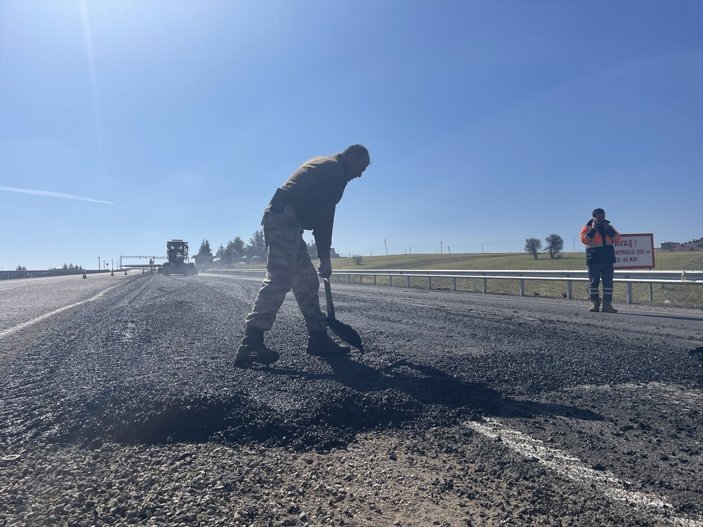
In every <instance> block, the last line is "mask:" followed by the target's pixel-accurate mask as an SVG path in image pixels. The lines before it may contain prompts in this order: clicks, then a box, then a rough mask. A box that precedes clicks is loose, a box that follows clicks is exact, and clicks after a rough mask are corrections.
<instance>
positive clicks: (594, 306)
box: [589, 298, 605, 313]
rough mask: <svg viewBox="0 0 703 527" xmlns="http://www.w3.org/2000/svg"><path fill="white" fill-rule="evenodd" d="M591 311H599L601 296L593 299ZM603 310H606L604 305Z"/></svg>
mask: <svg viewBox="0 0 703 527" xmlns="http://www.w3.org/2000/svg"><path fill="white" fill-rule="evenodd" d="M589 311H590V312H591V313H598V311H600V299H599V298H596V299H594V300H591V307H590V308H589ZM603 311H605V307H604V309H603Z"/></svg>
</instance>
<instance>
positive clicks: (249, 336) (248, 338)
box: [234, 327, 280, 366]
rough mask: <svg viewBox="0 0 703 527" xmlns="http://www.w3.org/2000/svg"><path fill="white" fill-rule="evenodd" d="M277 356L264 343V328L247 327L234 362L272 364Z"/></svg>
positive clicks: (240, 363)
mask: <svg viewBox="0 0 703 527" xmlns="http://www.w3.org/2000/svg"><path fill="white" fill-rule="evenodd" d="M279 358H280V356H279V355H278V353H276V352H275V351H273V350H272V349H269V348H267V347H266V345H265V344H264V330H263V329H258V328H251V327H248V328H246V330H245V332H244V338H243V339H242V343H241V344H240V345H239V349H238V350H237V354H236V355H235V357H234V364H235V365H237V366H248V365H249V364H251V363H253V362H259V363H261V364H273V363H274V362H276V361H277V360H278V359H279Z"/></svg>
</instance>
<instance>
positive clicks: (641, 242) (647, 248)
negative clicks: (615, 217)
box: [615, 233, 654, 269]
mask: <svg viewBox="0 0 703 527" xmlns="http://www.w3.org/2000/svg"><path fill="white" fill-rule="evenodd" d="M615 268H616V269H654V234H652V233H648V234H621V235H620V242H619V243H616V244H615Z"/></svg>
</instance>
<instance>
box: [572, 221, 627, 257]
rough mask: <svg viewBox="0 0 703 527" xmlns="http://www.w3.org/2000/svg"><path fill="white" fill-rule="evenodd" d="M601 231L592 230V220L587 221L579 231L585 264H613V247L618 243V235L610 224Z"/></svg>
mask: <svg viewBox="0 0 703 527" xmlns="http://www.w3.org/2000/svg"><path fill="white" fill-rule="evenodd" d="M605 221H606V222H607V226H606V227H605V228H601V229H594V228H593V220H589V221H588V223H587V224H586V225H584V226H583V228H582V229H581V243H583V244H584V245H585V246H586V264H587V265H593V264H607V263H610V264H614V263H615V247H614V245H615V244H616V243H618V242H619V241H620V233H619V232H618V231H616V230H615V228H614V227H613V226H612V225H611V224H610V222H609V221H608V220H605Z"/></svg>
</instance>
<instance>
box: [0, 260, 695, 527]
mask: <svg viewBox="0 0 703 527" xmlns="http://www.w3.org/2000/svg"><path fill="white" fill-rule="evenodd" d="M67 287H69V288H70V284H68V285H67ZM257 289H258V280H239V279H234V278H231V277H222V276H215V275H214V274H204V275H200V276H197V277H162V276H158V275H154V276H145V277H137V279H135V280H133V281H130V282H129V283H126V284H125V286H124V287H119V288H116V289H114V290H112V291H109V292H108V293H107V294H105V295H103V296H102V297H99V298H97V299H95V300H94V301H93V302H90V303H85V304H81V305H79V306H76V307H75V308H74V309H72V310H70V311H69V312H67V313H64V314H62V317H60V318H57V319H56V320H54V321H52V319H51V318H49V319H46V320H43V321H41V322H38V323H37V324H36V326H37V328H35V329H36V331H39V329H40V330H41V331H39V332H40V335H38V336H35V338H34V339H33V340H31V341H23V340H20V341H19V342H14V341H13V338H14V337H16V336H17V335H21V334H22V333H23V332H24V331H28V329H24V330H21V331H18V332H17V333H16V334H15V335H13V337H9V338H4V339H3V338H0V345H3V346H5V345H6V343H8V342H11V341H12V342H13V344H12V346H13V347H14V353H12V354H10V355H7V356H5V357H4V358H3V357H1V356H0V374H1V375H2V380H3V381H5V382H4V386H5V388H4V390H3V392H2V403H3V405H2V407H1V411H0V417H2V418H3V419H2V422H3V423H5V424H3V425H2V427H1V428H0V431H1V432H2V435H0V439H1V440H2V445H4V446H5V449H6V451H15V450H17V449H20V447H19V445H22V446H23V448H25V449H26V448H27V445H28V444H30V445H69V446H68V447H61V455H63V456H68V457H70V458H71V462H72V463H78V462H77V461H76V460H75V459H74V457H75V456H80V455H81V451H83V452H85V449H91V448H92V449H95V448H99V449H100V448H102V451H104V450H105V449H106V447H105V446H104V445H117V447H115V446H113V447H111V450H110V454H109V456H108V455H107V454H105V455H106V456H108V457H109V461H110V462H111V463H113V462H114V458H115V457H116V456H121V455H123V453H124V452H125V451H128V450H129V449H130V448H132V447H130V446H129V445H133V444H139V445H145V448H148V449H149V452H150V455H152V456H156V457H159V456H163V455H165V454H164V452H165V450H169V449H170V450H169V452H170V451H172V450H173V449H175V454H174V455H176V456H180V455H183V452H184V451H186V450H188V449H191V450H192V445H194V444H195V445H198V448H199V449H203V450H207V451H208V456H209V457H208V459H210V460H211V462H212V463H215V465H217V463H220V464H221V463H224V462H225V461H224V459H223V458H222V457H221V455H231V452H230V451H227V452H228V453H227V454H224V453H223V454H221V455H220V454H217V453H215V452H220V451H219V450H217V449H218V448H219V445H220V444H222V442H223V441H224V444H227V445H257V444H261V445H266V446H267V447H268V448H267V449H266V451H265V452H261V451H258V452H257V458H258V459H259V463H260V464H261V465H262V466H266V464H267V463H270V464H271V467H272V468H271V470H272V471H273V472H274V473H278V472H280V471H281V470H282V467H283V468H288V469H291V479H290V480H288V479H286V478H284V476H280V477H281V478H283V479H284V480H285V481H284V482H283V483H284V484H285V485H290V486H291V489H293V490H291V491H290V492H296V493H297V499H298V500H299V503H298V507H299V509H298V510H300V508H301V507H302V508H305V507H308V509H306V510H312V509H313V508H315V507H317V508H321V509H324V513H325V514H327V515H328V517H332V518H338V517H341V516H344V517H346V518H347V519H348V520H349V524H350V525H393V524H394V522H395V521H401V524H402V525H426V524H431V523H433V521H434V519H435V518H439V521H440V522H444V523H440V524H447V525H460V524H461V525H465V524H467V522H466V519H467V518H468V520H469V521H470V522H472V524H475V525H498V524H501V523H502V524H508V525H510V524H513V525H525V524H544V525H562V524H573V525H686V526H688V525H690V526H699V525H702V524H701V521H702V518H703V499H702V497H701V492H700V489H701V488H703V474H702V469H701V467H702V466H703V458H702V454H701V445H702V440H703V434H702V431H701V422H703V414H702V413H701V406H702V405H701V404H700V403H701V402H703V392H702V387H703V375H702V370H701V365H702V361H701V359H702V357H701V353H700V351H699V350H700V346H701V343H702V340H703V338H702V337H703V335H702V334H701V327H702V325H701V316H700V314H699V312H696V311H694V310H681V309H661V308H653V307H651V306H626V307H624V308H623V309H622V310H621V313H618V314H616V315H605V314H600V313H598V314H593V313H587V312H586V311H585V307H586V305H585V303H582V302H569V301H566V300H563V299H558V300H554V301H552V300H548V299H544V298H534V299H533V298H515V297H500V296H486V295H474V294H466V293H459V294H455V293H447V292H427V291H420V290H417V291H414V290H406V289H401V288H398V289H396V288H393V289H389V288H386V287H373V286H348V285H343V284H333V290H334V294H335V297H336V298H335V306H336V309H337V316H338V318H340V319H341V320H343V321H344V322H346V323H349V324H351V325H353V326H354V327H355V328H356V329H357V330H359V332H360V333H361V334H362V336H363V338H364V341H365V347H366V349H367V350H368V352H367V353H366V354H365V355H361V354H359V353H357V352H354V353H353V354H352V356H351V357H350V358H348V359H340V360H335V361H322V360H320V359H317V358H310V357H307V356H305V354H304V352H303V351H302V350H303V349H304V342H305V332H304V329H303V322H302V318H301V317H300V314H299V313H298V311H297V308H296V306H295V304H294V301H293V299H292V298H288V299H287V300H286V302H285V303H284V306H283V308H282V310H281V313H280V316H279V320H278V321H277V324H276V326H275V327H274V330H273V331H271V332H270V335H268V340H269V343H270V345H272V346H273V347H275V348H276V349H278V350H279V351H280V352H281V355H282V358H281V361H280V362H279V363H277V364H276V365H274V366H273V367H271V368H258V367H257V368H252V369H244V370H242V369H238V368H234V367H233V366H232V365H231V359H232V355H233V351H234V349H235V348H236V345H237V343H238V340H239V338H240V337H241V331H242V327H241V324H242V320H243V317H244V315H245V314H246V312H247V311H248V309H249V307H250V305H251V302H252V300H253V297H254V295H255V293H256V290H257ZM36 298H39V301H40V302H41V295H39V297H31V301H30V300H28V302H30V303H36V301H37V300H35V299H36ZM52 307H55V305H54V306H52ZM618 307H620V306H618ZM46 309H47V307H46V306H44V307H37V306H36V305H34V306H33V307H32V308H31V309H29V310H28V312H29V311H34V312H45V311H46ZM18 348H21V349H18ZM71 445H75V446H71ZM100 445H103V446H100ZM165 445H171V446H169V447H168V448H167V447H166V446H165ZM228 448H229V447H228ZM238 448H239V447H238ZM291 448H292V449H293V451H299V450H301V449H302V451H311V452H312V453H311V454H309V455H308V457H307V458H306V459H308V460H309V461H310V462H309V463H308V462H307V461H306V462H305V463H304V464H303V466H302V467H298V466H297V465H296V461H295V460H296V459H297V458H296V456H295V455H294V454H290V453H288V454H287V453H286V452H291V451H290V450H289V449H291ZM20 450H21V449H20ZM30 451H31V452H29V453H27V452H26V451H24V453H23V455H24V456H27V457H32V456H39V455H40V454H39V453H35V452H34V451H33V450H32V449H30ZM38 451H39V450H37V452H38ZM237 452H238V455H241V454H242V452H241V451H240V450H238V451H237ZM271 456H274V458H272V457H271ZM32 459H34V457H33V458H32ZM120 459H121V461H122V462H123V463H125V464H126V466H130V465H131V464H132V462H130V461H128V460H125V459H123V458H120ZM350 460H351V461H350ZM370 460H372V461H373V466H369V465H368V463H369V462H370ZM203 463H204V462H203ZM208 463H210V462H208ZM350 463H351V464H352V465H353V466H350ZM215 465H210V464H205V465H203V466H201V467H200V468H201V469H204V470H206V471H207V470H210V471H216V470H217V467H216V466H215ZM294 465H295V469H296V470H297V471H301V470H302V471H312V472H313V473H314V474H315V477H316V478H318V479H319V480H320V481H321V482H322V483H324V484H325V485H327V486H328V487H330V488H332V487H334V488H336V486H337V485H344V486H346V487H347V488H349V489H352V490H350V491H349V492H352V491H353V492H356V494H355V496H356V499H355V500H350V498H348V494H347V495H346V496H347V498H345V499H342V500H341V501H339V503H340V504H344V503H347V502H349V501H352V502H353V506H351V505H350V508H348V509H345V511H346V512H345V511H342V510H341V509H339V508H338V507H337V505H334V506H333V505H331V504H330V503H329V502H328V501H327V500H322V501H320V499H319V496H318V495H317V494H316V493H313V492H311V491H304V490H303V487H304V485H302V484H301V483H300V482H297V483H296V481H295V480H296V479H300V478H301V476H300V474H298V476H295V477H293V474H294V473H295V470H292V469H293V466H294ZM330 466H334V467H341V468H339V469H336V468H335V469H324V467H330ZM139 468H140V470H143V467H139ZM0 469H1V470H5V471H6V472H5V473H4V474H0V475H4V476H9V477H13V476H14V477H15V478H16V479H18V480H19V481H20V482H21V481H22V478H21V477H19V476H18V475H17V474H18V472H16V471H13V466H12V465H11V464H10V465H7V464H6V465H5V466H4V467H0ZM18 469H19V467H18ZM362 469H363V470H362ZM22 470H23V471H26V470H28V468H27V466H24V467H22ZM75 470H76V471H77V470H78V469H75ZM8 471H9V472H8ZM277 471H278V472H277ZM30 472H31V471H30ZM284 472H285V470H284ZM112 476H113V477H114V474H112ZM265 479H266V478H263V480H265ZM263 480H262V483H261V484H260V485H261V486H262V487H263V486H265V483H264V482H263ZM357 480H359V484H358V487H356V486H355V482H356V481H357ZM64 483H65V482H64ZM124 485H126V486H127V483H124ZM235 487H236V486H235ZM126 488H127V487H125V488H123V490H126ZM374 488H375V489H376V490H375V494H374V492H372V491H371V490H370V489H374ZM162 490H163V489H162ZM235 491H236V489H235V490H233V491H232V492H235ZM59 494H60V493H59ZM274 494H275V493H274ZM246 496H247V493H244V494H241V493H238V494H237V498H238V499H239V500H244V502H246ZM0 498H2V496H1V495H0ZM362 498H363V499H362ZM36 499H37V502H38V501H39V499H38V498H36ZM335 499H336V498H335ZM1 501H2V500H1V499H0V502H1ZM229 503H230V502H227V504H225V503H224V502H223V503H222V504H221V507H222V508H221V510H220V511H219V512H218V513H217V518H221V516H222V514H224V512H223V511H228V512H229V513H234V509H233V508H232V507H233V506H232V505H231V504H229ZM313 505H314V507H313ZM252 506H253V505H252ZM355 507H356V508H355ZM359 507H360V509H359ZM377 509H378V511H377ZM1 510H2V509H0V511H1ZM37 510H38V511H40V512H41V511H42V510H43V509H42V506H39V505H37ZM237 510H239V509H237ZM270 510H272V509H270V507H269V508H265V507H261V508H260V510H258V513H257V514H258V516H256V518H257V520H256V521H252V522H251V524H254V525H258V524H261V525H263V524H266V521H268V520H271V521H273V522H274V523H276V521H279V523H282V522H283V521H284V520H285V519H286V518H288V517H287V516H286V514H283V513H280V512H278V513H275V514H278V515H279V517H278V520H277V519H276V516H275V514H274V513H273V512H270ZM291 510H294V509H291ZM379 511H380V512H379ZM5 514H6V515H7V516H8V517H12V518H14V519H17V518H19V516H18V514H19V513H17V512H12V511H9V510H8V511H6V512H5ZM174 514H175V513H174ZM320 514H323V513H322V512H321V513H320ZM349 514H352V516H351V519H350V517H349ZM13 515H14V516H13ZM340 515H341V516H340ZM290 516H291V517H290V518H288V519H289V520H290V521H291V522H293V523H291V524H296V523H295V522H298V524H301V525H302V524H303V523H305V522H303V521H301V520H300V518H299V513H290ZM322 517H323V516H320V518H322ZM311 518H312V516H311ZM259 521H260V523H258V522H259ZM309 523H310V524H313V525H314V524H316V523H315V521H311V522H309ZM213 524H214V523H213ZM317 524H322V522H320V523H317Z"/></svg>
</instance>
